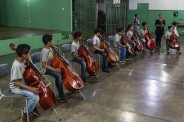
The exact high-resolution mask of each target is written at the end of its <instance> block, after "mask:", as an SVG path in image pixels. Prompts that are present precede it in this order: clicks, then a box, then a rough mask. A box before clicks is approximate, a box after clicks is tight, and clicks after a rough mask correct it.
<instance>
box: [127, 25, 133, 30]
mask: <svg viewBox="0 0 184 122" xmlns="http://www.w3.org/2000/svg"><path fill="white" fill-rule="evenodd" d="M132 26H133V25H132V24H129V25H128V26H127V30H126V32H128V31H129V29H130V28H131V27H132Z"/></svg>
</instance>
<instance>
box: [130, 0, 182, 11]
mask: <svg viewBox="0 0 184 122" xmlns="http://www.w3.org/2000/svg"><path fill="white" fill-rule="evenodd" d="M137 3H149V10H184V0H129V9H130V10H137Z"/></svg>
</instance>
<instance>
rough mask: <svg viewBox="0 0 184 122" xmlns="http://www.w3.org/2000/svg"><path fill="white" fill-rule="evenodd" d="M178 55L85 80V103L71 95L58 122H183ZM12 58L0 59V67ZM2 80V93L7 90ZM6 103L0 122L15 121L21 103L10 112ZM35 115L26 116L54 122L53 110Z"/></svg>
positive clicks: (141, 60) (183, 58)
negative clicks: (60, 120) (4, 89)
mask: <svg viewBox="0 0 184 122" xmlns="http://www.w3.org/2000/svg"><path fill="white" fill-rule="evenodd" d="M181 49H182V52H183V55H176V54H175V55H167V54H166V52H165V49H164V48H162V49H161V52H160V53H155V54H154V55H152V56H150V55H149V53H148V52H147V53H146V55H145V56H142V55H141V54H138V56H137V57H136V60H135V61H131V62H129V63H128V64H126V65H121V67H122V68H123V70H122V71H120V70H119V69H118V68H113V69H111V73H110V74H106V73H103V72H101V71H100V72H99V74H100V77H99V79H100V81H99V82H98V81H97V80H95V79H94V78H93V79H91V78H88V79H87V80H88V81H89V85H87V86H86V87H85V88H84V89H83V90H82V92H83V94H84V95H85V96H86V98H87V101H85V100H83V98H82V97H81V96H80V94H73V95H72V97H71V98H70V99H68V102H67V103H65V104H61V103H58V104H57V106H56V107H55V109H56V110H57V111H58V113H59V115H60V116H61V118H62V122H184V88H183V87H184V85H183V84H184V74H183V72H184V46H182V47H181ZM14 57H15V55H9V56H5V57H0V58H1V61H0V63H4V62H7V60H11V61H12V59H13V58H14ZM11 61H9V62H11ZM7 79H8V78H5V79H4V81H5V83H0V86H1V87H3V88H4V87H6V86H7V84H8V81H7ZM10 100H11V99H8V98H3V99H2V100H1V101H0V122H19V121H20V110H21V109H22V107H23V106H24V101H23V100H21V99H18V98H17V99H15V102H14V108H13V109H11V108H10ZM39 111H40V112H41V116H40V117H38V118H36V117H34V116H32V115H31V117H30V119H31V121H32V122H58V121H59V120H58V118H57V116H56V115H55V113H54V111H53V110H52V109H50V110H47V111H44V110H42V109H41V108H39Z"/></svg>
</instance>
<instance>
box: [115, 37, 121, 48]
mask: <svg viewBox="0 0 184 122" xmlns="http://www.w3.org/2000/svg"><path fill="white" fill-rule="evenodd" d="M120 41H121V36H120V35H119V34H116V35H115V36H114V46H115V47H117V46H118V45H117V43H118V42H120Z"/></svg>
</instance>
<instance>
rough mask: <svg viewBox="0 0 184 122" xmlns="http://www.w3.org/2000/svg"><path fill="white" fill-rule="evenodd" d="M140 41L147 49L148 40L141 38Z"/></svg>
mask: <svg viewBox="0 0 184 122" xmlns="http://www.w3.org/2000/svg"><path fill="white" fill-rule="evenodd" d="M140 41H141V43H142V46H143V47H144V48H145V46H146V40H145V39H143V38H141V39H140Z"/></svg>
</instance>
